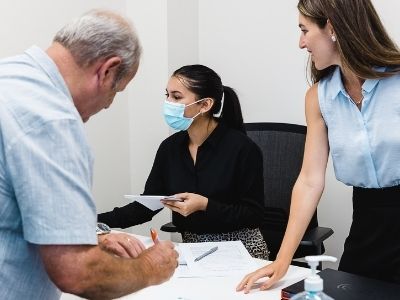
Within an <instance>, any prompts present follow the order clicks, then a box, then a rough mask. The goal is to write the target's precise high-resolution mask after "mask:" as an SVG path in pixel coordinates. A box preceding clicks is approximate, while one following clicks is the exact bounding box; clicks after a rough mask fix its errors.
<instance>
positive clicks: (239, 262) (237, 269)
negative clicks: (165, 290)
mask: <svg viewBox="0 0 400 300" xmlns="http://www.w3.org/2000/svg"><path fill="white" fill-rule="evenodd" d="M213 247H218V250H217V251H214V252H213V253H211V254H209V255H207V256H205V257H204V258H202V259H200V260H198V261H194V260H195V258H196V257H199V256H200V255H201V254H203V253H205V252H207V251H208V250H210V249H211V248H213ZM179 250H180V253H181V255H182V256H184V258H185V260H186V263H187V270H185V276H180V277H213V276H217V277H220V276H222V277H228V276H238V275H245V274H247V273H249V272H252V271H254V270H255V269H257V265H256V263H255V262H254V259H253V258H252V257H251V255H250V254H249V252H248V251H247V250H246V248H245V247H244V245H243V243H242V242H241V241H228V242H206V243H182V244H179Z"/></svg>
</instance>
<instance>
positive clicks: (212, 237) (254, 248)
mask: <svg viewBox="0 0 400 300" xmlns="http://www.w3.org/2000/svg"><path fill="white" fill-rule="evenodd" d="M237 240H240V241H242V243H243V244H244V246H245V247H246V249H247V251H249V253H250V255H251V256H252V257H255V258H261V259H265V260H268V255H269V251H268V247H267V244H266V243H265V241H264V239H263V236H262V234H261V232H260V229H258V228H256V229H249V228H245V229H240V230H236V231H231V232H226V233H205V234H197V233H192V232H187V231H185V232H183V233H182V241H183V242H184V243H199V242H220V241H237Z"/></svg>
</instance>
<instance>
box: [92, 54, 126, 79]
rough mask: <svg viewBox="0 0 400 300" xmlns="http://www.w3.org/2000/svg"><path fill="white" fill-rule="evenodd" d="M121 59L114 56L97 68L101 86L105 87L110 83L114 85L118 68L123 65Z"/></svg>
mask: <svg viewBox="0 0 400 300" xmlns="http://www.w3.org/2000/svg"><path fill="white" fill-rule="evenodd" d="M121 61H122V60H121V58H120V57H118V56H113V57H110V58H108V59H106V60H105V61H104V62H102V63H101V64H100V65H99V67H98V68H97V76H98V80H99V85H105V84H108V83H111V84H112V83H113V82H114V78H115V75H116V72H117V70H118V66H119V65H120V64H121Z"/></svg>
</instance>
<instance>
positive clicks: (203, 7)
mask: <svg viewBox="0 0 400 300" xmlns="http://www.w3.org/2000/svg"><path fill="white" fill-rule="evenodd" d="M373 3H374V4H375V5H376V8H377V10H378V12H379V13H380V14H381V16H382V19H383V21H384V23H385V25H386V26H387V29H388V31H389V33H390V34H392V36H393V37H394V39H395V40H396V41H397V42H399V41H400V27H399V26H398V16H397V14H398V11H400V2H398V1H384V0H375V1H373ZM296 4H297V1H295V0H291V1H273V2H271V1H264V0H251V1H244V0H218V1H215V0H201V1H198V0H168V1H163V0H151V1H140V0H118V1H117V0H116V1H108V0H86V1H80V0H69V1H52V0H37V1H30V0H14V1H1V2H0V24H1V26H0V38H1V41H2V42H1V44H2V46H1V47H0V57H4V56H9V55H13V54H17V53H21V52H22V51H23V50H24V49H26V48H27V47H29V46H30V45H32V44H36V45H38V46H40V47H42V48H43V49H45V48H46V47H47V46H48V45H49V44H50V42H51V40H52V37H53V36H54V33H55V32H56V31H57V30H58V29H59V28H60V27H61V26H62V25H64V24H65V23H66V22H67V21H69V20H70V19H71V18H74V17H77V16H79V15H81V14H82V13H84V12H85V11H87V10H88V9H91V8H111V9H113V10H116V11H119V12H121V13H125V14H126V15H127V16H128V17H130V18H131V19H132V20H133V21H134V24H135V25H136V28H137V30H138V32H139V35H140V38H141V41H142V43H143V47H144V55H143V60H142V63H141V66H140V68H139V72H138V74H137V76H136V77H135V79H134V80H133V82H132V83H131V84H130V86H129V88H128V89H127V91H126V92H124V93H121V94H120V95H118V96H117V98H116V100H115V102H114V104H113V105H112V107H111V108H110V109H109V110H108V111H107V112H106V113H105V112H101V113H100V114H99V115H97V116H95V117H93V118H92V119H91V120H90V121H89V122H88V123H87V132H88V136H89V140H90V143H91V145H92V147H93V150H94V153H95V156H96V163H95V177H94V195H95V199H96V203H97V205H98V209H99V211H106V210H109V209H112V208H113V207H114V206H117V205H123V204H125V203H126V202H125V200H124V199H123V198H122V197H121V195H123V194H125V193H141V192H142V191H143V186H144V183H145V180H146V178H147V175H148V173H149V171H150V168H151V166H152V162H153V158H154V155H155V152H156V150H157V148H158V145H159V143H160V142H161V140H163V139H164V138H165V137H166V136H167V135H168V134H169V131H168V128H167V126H166V125H165V124H164V121H163V118H162V106H161V103H162V101H163V99H164V90H165V86H166V82H167V79H168V77H169V75H170V73H171V72H172V71H173V70H175V69H176V68H177V67H180V66H182V65H185V64H192V63H202V64H206V65H208V66H210V67H212V68H214V69H215V70H216V71H217V72H218V73H219V74H220V75H221V77H222V80H223V83H224V84H225V85H229V86H232V87H233V88H235V89H236V90H237V91H238V93H239V96H240V98H241V101H242V106H243V112H244V117H245V121H247V122H255V121H278V122H290V123H299V124H304V123H305V119H304V93H305V91H306V89H307V83H306V80H305V63H306V53H305V51H301V50H299V49H298V37H299V29H298V28H297V10H296ZM327 174H328V175H327V184H326V189H325V192H324V195H323V198H322V201H321V204H320V206H319V218H320V224H321V225H323V226H329V227H332V228H333V229H334V231H335V234H334V236H333V237H331V238H330V239H329V240H328V242H327V243H326V247H327V253H328V254H331V255H334V256H337V257H340V255H341V252H342V247H343V242H344V239H345V237H346V235H347V232H348V229H349V225H350V221H351V188H349V187H345V186H344V185H343V184H340V183H338V182H337V181H336V180H335V179H334V176H333V171H332V168H331V166H329V168H328V171H327ZM169 218H170V213H169V212H168V211H165V212H163V213H162V214H160V215H159V216H157V217H156V218H155V219H154V220H153V221H152V222H151V224H152V225H153V226H154V227H159V226H160V225H161V224H163V223H165V222H166V221H168V220H169ZM149 226H150V224H145V225H143V226H137V227H133V228H132V231H133V232H137V233H142V234H147V232H148V227H149ZM164 237H168V235H164Z"/></svg>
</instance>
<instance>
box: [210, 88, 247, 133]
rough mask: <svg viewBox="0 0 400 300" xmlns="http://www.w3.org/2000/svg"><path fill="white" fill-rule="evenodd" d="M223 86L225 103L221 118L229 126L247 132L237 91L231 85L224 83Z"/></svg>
mask: <svg viewBox="0 0 400 300" xmlns="http://www.w3.org/2000/svg"><path fill="white" fill-rule="evenodd" d="M223 88H224V103H223V107H222V113H221V116H220V119H221V120H222V121H223V122H224V123H225V124H227V125H228V126H229V127H231V128H234V129H237V130H240V131H242V132H243V133H246V130H245V129H244V124H243V116H242V109H241V107H240V102H239V97H238V96H237V94H236V92H235V91H234V90H233V89H232V88H230V87H229V86H225V85H224V86H223ZM220 106H221V105H220ZM217 112H218V111H217Z"/></svg>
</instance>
